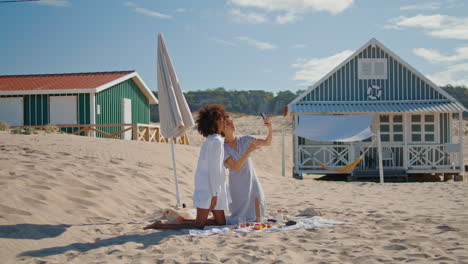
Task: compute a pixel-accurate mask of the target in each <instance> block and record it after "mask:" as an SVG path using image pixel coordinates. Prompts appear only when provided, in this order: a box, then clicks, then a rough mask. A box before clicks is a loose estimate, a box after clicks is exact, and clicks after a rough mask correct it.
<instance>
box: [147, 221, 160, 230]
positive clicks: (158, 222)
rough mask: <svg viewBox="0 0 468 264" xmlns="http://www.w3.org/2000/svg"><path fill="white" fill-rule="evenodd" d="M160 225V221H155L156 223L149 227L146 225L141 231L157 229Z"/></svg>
mask: <svg viewBox="0 0 468 264" xmlns="http://www.w3.org/2000/svg"><path fill="white" fill-rule="evenodd" d="M161 223H162V222H161V221H156V222H154V223H152V224H151V225H147V226H145V227H143V230H146V229H158V227H159V224H161Z"/></svg>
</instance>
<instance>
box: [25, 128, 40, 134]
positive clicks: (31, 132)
mask: <svg viewBox="0 0 468 264" xmlns="http://www.w3.org/2000/svg"><path fill="white" fill-rule="evenodd" d="M24 134H25V135H31V134H37V129H35V128H33V127H26V128H24Z"/></svg>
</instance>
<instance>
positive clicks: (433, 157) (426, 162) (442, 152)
mask: <svg viewBox="0 0 468 264" xmlns="http://www.w3.org/2000/svg"><path fill="white" fill-rule="evenodd" d="M452 146H453V145H452ZM455 146H457V145H455ZM447 148H448V145H438V144H437V145H410V146H408V167H412V168H434V167H447V168H450V167H453V168H454V167H455V165H458V160H459V159H458V152H452V150H448V149H447Z"/></svg>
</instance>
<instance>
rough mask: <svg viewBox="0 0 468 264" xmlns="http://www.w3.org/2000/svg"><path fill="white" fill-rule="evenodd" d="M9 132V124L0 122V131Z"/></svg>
mask: <svg viewBox="0 0 468 264" xmlns="http://www.w3.org/2000/svg"><path fill="white" fill-rule="evenodd" d="M8 130H10V124H8V122H0V131H8Z"/></svg>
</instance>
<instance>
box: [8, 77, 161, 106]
mask: <svg viewBox="0 0 468 264" xmlns="http://www.w3.org/2000/svg"><path fill="white" fill-rule="evenodd" d="M128 79H133V81H135V83H136V85H137V86H138V88H140V90H141V91H142V93H143V94H145V96H146V97H147V98H148V100H149V102H150V104H157V103H158V100H157V99H156V97H155V96H154V94H153V93H152V92H151V90H150V89H149V88H148V87H147V86H146V84H145V83H144V82H143V80H142V79H141V78H140V76H139V75H138V73H136V72H135V71H113V72H82V73H61V74H31V75H0V95H25V94H70V93H98V92H101V91H103V90H105V89H108V88H110V87H112V86H114V85H116V84H118V83H121V82H123V81H126V80H128Z"/></svg>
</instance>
